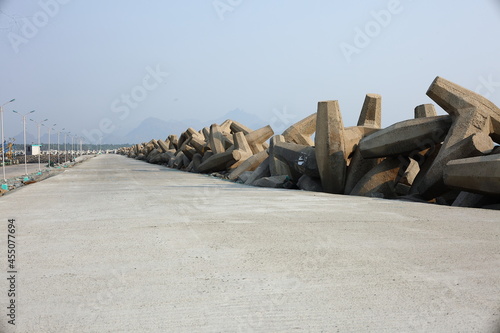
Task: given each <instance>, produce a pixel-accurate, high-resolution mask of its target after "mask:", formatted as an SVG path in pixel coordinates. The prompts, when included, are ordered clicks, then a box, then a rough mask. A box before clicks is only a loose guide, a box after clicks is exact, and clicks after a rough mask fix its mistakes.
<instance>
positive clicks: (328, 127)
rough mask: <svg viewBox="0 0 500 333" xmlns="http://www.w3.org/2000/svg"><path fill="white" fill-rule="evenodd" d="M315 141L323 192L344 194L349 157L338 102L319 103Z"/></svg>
mask: <svg viewBox="0 0 500 333" xmlns="http://www.w3.org/2000/svg"><path fill="white" fill-rule="evenodd" d="M365 104H366V103H365ZM314 141H315V149H314V151H315V154H316V163H317V165H318V171H319V175H320V179H321V185H322V187H323V190H324V191H325V192H327V193H336V194H341V193H344V186H345V179H346V172H347V156H346V153H345V142H344V123H343V122H342V114H341V112H340V107H339V103H338V101H325V102H319V103H318V112H317V121H316V136H315V139H314Z"/></svg>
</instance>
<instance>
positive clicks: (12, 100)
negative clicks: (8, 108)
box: [0, 98, 16, 182]
mask: <svg viewBox="0 0 500 333" xmlns="http://www.w3.org/2000/svg"><path fill="white" fill-rule="evenodd" d="M15 100H16V99H15V98H13V99H11V100H10V101H8V102H6V103H3V104H2V105H0V118H1V119H2V170H3V181H4V182H6V181H7V178H6V177H5V145H4V138H3V136H4V132H3V107H4V106H5V105H7V104H9V103H12V102H14V101H15Z"/></svg>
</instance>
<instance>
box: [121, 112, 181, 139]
mask: <svg viewBox="0 0 500 333" xmlns="http://www.w3.org/2000/svg"><path fill="white" fill-rule="evenodd" d="M188 127H191V126H190V125H187V124H186V123H184V122H182V121H177V120H169V121H165V120H161V119H158V118H153V117H150V118H146V119H144V120H143V121H142V122H141V123H140V124H139V126H137V127H136V128H134V129H133V130H132V131H130V132H129V133H128V134H127V135H125V138H124V139H125V141H126V142H128V143H140V142H148V141H150V140H151V139H162V140H165V139H166V138H167V136H169V135H170V134H176V135H179V134H180V133H182V132H184V131H185V130H186V129H187V128H188Z"/></svg>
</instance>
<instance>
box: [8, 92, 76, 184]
mask: <svg viewBox="0 0 500 333" xmlns="http://www.w3.org/2000/svg"><path fill="white" fill-rule="evenodd" d="M14 101H15V99H11V100H10V101H8V102H6V103H4V104H2V105H0V118H1V129H2V171H3V180H4V182H6V181H7V178H6V176H5V139H4V126H3V107H4V106H5V105H7V104H9V103H12V102H14ZM13 112H14V113H16V114H18V115H19V116H21V117H22V120H23V133H24V134H23V135H24V172H25V175H26V176H28V163H27V151H26V118H27V116H28V115H29V114H31V113H33V112H35V110H32V111H30V112H27V113H20V112H17V111H14V110H13ZM30 120H31V121H33V122H34V123H35V124H36V126H37V130H38V146H39V147H40V153H39V154H38V171H39V172H41V171H42V169H41V165H40V155H41V142H40V129H41V127H42V126H46V125H45V124H44V122H46V121H48V119H44V120H42V121H35V120H33V119H31V118H30ZM56 125H57V124H53V125H50V126H48V134H49V143H48V153H49V168H50V167H51V160H50V158H51V148H50V132H51V131H54V130H55V129H54V127H55V126H56ZM64 130H65V128H63V129H61V130H60V131H57V163H60V154H59V152H60V141H59V140H60V134H61V133H64V162H65V163H66V162H67V161H68V160H67V156H68V154H67V150H66V143H67V135H70V136H71V140H72V141H71V142H72V143H71V149H72V151H74V139H75V138H78V139H80V150H81V149H82V142H83V141H82V140H83V138H81V137H78V136H74V135H71V132H63V131H64Z"/></svg>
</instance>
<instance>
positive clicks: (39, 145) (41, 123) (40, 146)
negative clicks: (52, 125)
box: [30, 119, 48, 172]
mask: <svg viewBox="0 0 500 333" xmlns="http://www.w3.org/2000/svg"><path fill="white" fill-rule="evenodd" d="M30 120H31V121H32V122H34V123H35V124H36V127H37V129H38V147H39V148H40V151H39V152H38V171H39V172H40V171H42V169H41V168H40V155H42V144H41V143H40V128H41V127H42V125H43V123H44V122H45V121H47V120H48V119H44V120H42V121H34V120H33V119H30Z"/></svg>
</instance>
